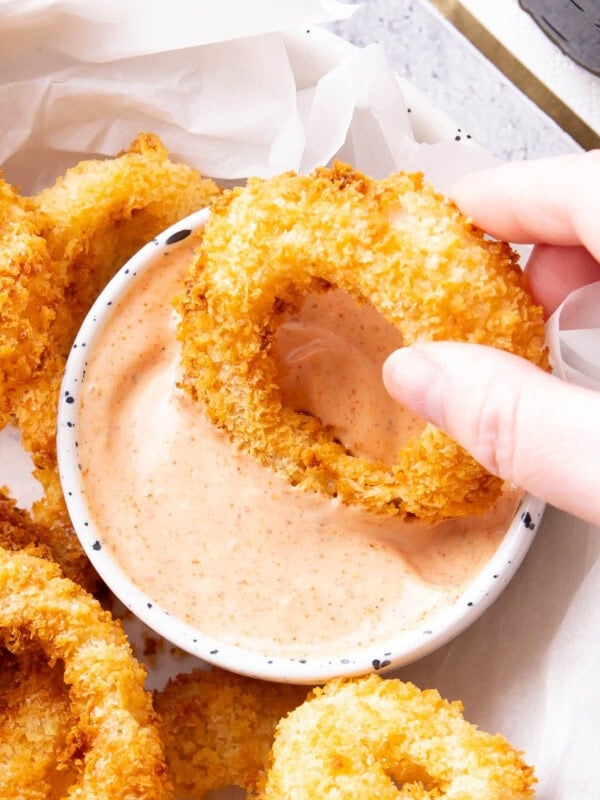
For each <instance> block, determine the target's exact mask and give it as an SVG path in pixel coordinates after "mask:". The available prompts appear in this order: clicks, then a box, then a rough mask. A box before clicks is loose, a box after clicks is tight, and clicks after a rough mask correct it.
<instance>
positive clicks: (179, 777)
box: [154, 669, 307, 800]
mask: <svg viewBox="0 0 600 800" xmlns="http://www.w3.org/2000/svg"><path fill="white" fill-rule="evenodd" d="M306 693H307V689H306V687H299V686H291V685H286V684H273V683H266V682H265V681H259V680H254V679H252V678H245V677H243V676H240V675H234V674H232V673H229V672H224V671H222V670H219V669H212V670H211V671H210V672H206V671H204V670H195V671H194V672H192V673H190V674H188V675H179V676H178V677H177V678H175V679H173V680H171V681H169V683H168V684H167V686H166V687H165V688H164V689H163V690H162V691H159V692H155V694H154V707H155V708H156V710H157V712H158V713H159V714H160V716H161V722H160V725H159V729H160V734H161V738H162V740H163V742H164V746H165V757H166V759H167V765H168V768H169V775H170V778H171V780H172V782H173V785H174V787H175V797H176V800H190V798H193V800H202V798H204V797H205V795H206V793H207V792H209V791H210V790H217V789H224V788H226V787H227V786H230V785H232V786H239V787H241V788H243V789H245V790H246V791H247V792H248V793H249V794H251V795H254V793H255V792H256V791H257V789H258V787H259V786H260V784H261V783H262V782H263V780H264V775H265V770H266V767H267V765H268V760H269V753H270V751H271V745H272V743H273V734H274V732H275V726H276V725H277V723H278V722H279V720H280V719H281V717H283V716H285V714H287V713H288V711H291V709H292V708H295V707H296V706H297V705H299V704H300V703H301V702H302V701H303V700H304V698H305V697H306Z"/></svg>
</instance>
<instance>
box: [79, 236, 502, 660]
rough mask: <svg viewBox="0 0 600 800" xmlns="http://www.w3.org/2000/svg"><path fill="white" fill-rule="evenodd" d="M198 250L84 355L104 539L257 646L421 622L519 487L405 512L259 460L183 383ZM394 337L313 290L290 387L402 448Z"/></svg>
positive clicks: (94, 498) (84, 447)
mask: <svg viewBox="0 0 600 800" xmlns="http://www.w3.org/2000/svg"><path fill="white" fill-rule="evenodd" d="M189 257H190V246H189V245H186V244H185V243H184V244H183V245H181V246H179V247H177V248H174V249H173V250H172V251H171V253H169V254H168V255H167V256H165V257H164V258H163V260H162V261H161V262H160V263H159V264H158V265H157V266H155V267H152V268H151V269H150V270H149V271H147V272H146V273H145V274H144V275H143V276H141V277H140V278H138V279H137V282H136V284H135V286H134V287H133V289H132V290H131V291H129V292H128V293H127V295H126V296H125V297H124V298H123V299H122V300H121V301H120V302H119V304H117V305H116V306H115V312H116V313H114V314H113V315H112V316H111V318H110V319H109V320H108V321H107V323H106V325H105V326H104V327H103V329H102V331H101V332H100V338H99V341H98V342H97V343H96V345H95V346H94V348H93V349H92V352H91V353H90V356H91V357H90V359H89V363H88V367H87V373H86V378H85V381H84V387H83V393H82V403H81V410H80V417H79V456H80V462H81V465H82V474H83V480H84V487H85V492H86V495H87V498H88V502H89V506H90V510H91V513H92V516H93V518H94V521H95V524H96V525H97V527H98V528H99V530H100V533H101V536H102V540H103V544H104V546H105V547H108V548H109V549H110V551H111V552H112V554H113V555H114V558H115V559H116V560H117V562H118V563H119V564H120V566H121V567H122V569H123V570H124V571H125V572H126V573H127V574H128V575H129V577H130V578H131V579H132V580H133V581H134V582H135V583H136V584H138V585H139V586H140V587H141V588H142V589H143V590H144V591H145V592H146V593H147V594H148V595H150V596H151V597H152V598H154V600H155V602H157V603H159V604H161V605H162V606H163V607H164V608H165V609H167V610H168V611H169V612H170V613H171V614H173V615H176V616H177V617H179V618H180V619H183V620H185V621H186V622H188V623H191V624H192V625H194V626H196V627H197V628H199V629H200V630H201V631H203V632H204V633H206V634H209V635H211V636H215V637H217V638H219V639H221V640H225V641H227V642H229V643H231V644H241V645H243V646H245V647H247V648H251V649H256V650H257V651H258V652H261V653H262V652H270V653H279V654H281V655H288V656H290V657H297V656H307V655H318V654H320V653H322V652H323V651H324V650H325V647H326V646H328V645H330V644H331V643H334V642H335V643H337V646H339V647H340V648H352V647H355V646H358V645H360V644H365V643H378V642H385V641H386V640H387V639H389V637H390V636H391V635H392V633H394V634H396V633H397V632H398V631H403V630H411V629H414V628H415V627H417V626H419V625H421V624H422V623H423V621H424V620H425V619H426V618H428V617H429V616H430V615H431V614H433V613H435V612H436V611H440V610H442V609H443V608H445V607H447V606H448V605H449V604H450V603H452V602H453V601H454V600H455V599H456V598H457V597H458V596H459V595H460V594H461V593H462V592H463V590H464V589H465V587H466V586H467V584H468V583H469V581H470V580H471V579H472V578H473V577H474V576H475V575H476V573H477V572H478V571H479V570H480V569H481V567H482V566H483V565H484V564H485V563H486V562H487V561H488V560H489V558H490V557H491V556H492V554H493V553H494V551H495V550H496V548H497V546H498V544H499V542H500V541H501V539H502V536H503V534H504V532H505V530H506V527H507V525H508V523H509V521H510V519H511V517H512V514H513V512H514V508H515V505H516V502H517V498H516V495H515V494H513V493H506V494H505V495H504V497H503V498H502V499H501V501H500V502H499V504H498V505H497V507H495V508H494V509H492V510H491V511H490V512H489V513H487V514H486V515H483V516H481V517H477V518H470V519H466V520H455V521H450V522H443V523H439V524H436V525H430V524H424V523H420V522H403V521H401V520H398V519H397V518H393V517H386V516H378V515H373V514H369V513H367V512H366V511H364V510H362V509H360V508H358V507H350V506H344V505H341V504H340V503H339V502H337V501H336V500H331V499H328V498H326V497H323V496H321V495H319V494H312V493H306V492H303V491H301V490H298V489H296V488H294V487H291V486H289V485H288V483H287V482H286V481H285V480H284V479H283V478H282V477H281V476H279V475H277V474H275V473H273V472H271V471H270V470H268V469H266V468H263V467H261V466H259V465H258V464H257V463H256V462H255V461H254V460H253V459H252V458H251V457H250V456H248V455H247V454H245V453H243V452H240V450H239V449H237V448H236V447H235V446H233V445H232V444H231V442H230V441H229V439H228V438H227V436H226V435H225V434H224V433H222V432H221V431H219V430H217V429H216V428H215V427H213V426H212V425H211V424H210V422H209V421H208V420H207V418H206V417H205V414H204V411H203V407H202V406H201V404H199V403H195V402H193V401H192V400H191V399H190V398H189V397H188V396H187V395H186V394H185V393H184V392H183V391H181V390H180V389H178V388H177V381H178V377H179V374H180V366H179V349H178V344H177V342H176V338H175V328H176V317H175V313H174V311H173V308H172V305H171V300H172V298H173V297H174V296H175V295H176V294H177V292H178V291H179V287H180V283H181V277H182V274H183V270H184V269H185V266H186V263H187V261H188V259H189ZM399 344H400V340H399V336H398V334H397V332H396V331H394V330H393V329H391V327H390V326H389V325H388V323H387V322H386V321H385V320H382V319H381V317H379V315H378V314H377V313H376V312H375V311H374V310H373V309H372V308H371V307H369V306H364V307H361V308H358V307H357V306H356V305H355V303H354V301H352V300H350V299H349V298H348V297H347V296H345V295H344V294H342V293H340V292H330V293H328V294H326V295H320V296H315V297H312V296H311V297H309V298H307V300H306V302H305V304H304V307H303V309H302V310H301V312H299V314H298V315H296V316H295V317H290V318H289V319H287V321H286V323H285V324H284V326H283V328H282V330H281V332H280V334H279V336H278V339H277V342H276V347H275V356H276V358H277V360H278V364H279V373H280V385H281V388H282V394H283V396H284V399H285V402H286V403H288V404H289V405H292V406H293V407H294V408H297V409H299V408H302V409H304V410H308V411H311V412H313V413H316V414H317V415H318V416H319V417H320V418H321V419H322V420H323V422H325V423H328V424H331V425H333V426H334V429H335V431H336V435H337V436H338V437H339V438H340V440H341V441H342V442H343V443H344V444H345V445H346V446H347V447H349V448H350V449H351V450H352V451H353V452H356V453H361V454H364V455H369V456H377V457H380V458H383V459H386V460H387V461H392V460H393V457H394V453H395V452H396V451H397V449H398V448H399V447H400V446H401V445H402V443H403V442H404V441H406V439H407V438H408V436H409V435H412V434H413V433H415V432H418V430H419V427H420V424H421V423H420V422H419V421H418V420H417V419H415V418H414V417H412V416H410V415H409V414H408V413H407V412H404V411H402V410H401V409H399V408H398V407H397V406H396V404H395V403H393V401H392V400H391V399H390V398H389V396H388V395H387V393H386V392H385V389H384V387H383V385H382V382H381V364H382V362H383V360H384V358H385V357H386V355H387V354H388V353H389V352H390V351H391V350H392V349H394V348H395V347H396V346H398V345H399Z"/></svg>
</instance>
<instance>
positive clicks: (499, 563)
mask: <svg viewBox="0 0 600 800" xmlns="http://www.w3.org/2000/svg"><path fill="white" fill-rule="evenodd" d="M207 214H208V212H207V211H200V212H198V213H196V214H193V215H191V216H190V217H188V218H187V219H184V220H182V221H181V222H179V223H177V224H176V225H174V226H173V227H171V228H169V229H168V230H166V231H165V232H163V233H162V234H160V235H159V236H158V237H157V238H156V239H155V240H154V241H153V242H151V243H150V244H148V245H146V246H145V247H144V248H143V249H142V250H141V251H140V252H139V253H137V254H136V255H135V256H134V257H133V258H132V259H131V260H130V261H129V262H128V263H127V264H126V265H125V266H124V267H123V268H122V269H121V270H120V272H119V273H118V274H117V275H116V276H115V277H114V279H113V280H112V281H111V282H110V283H109V285H108V286H107V287H106V289H105V290H104V291H103V292H102V294H101V295H100V296H99V298H98V300H97V301H96V303H95V304H94V306H93V308H92V309H91V311H90V313H89V315H88V316H87V318H86V320H85V322H84V323H83V326H82V328H81V330H80V332H79V334H78V336H77V339H76V341H75V344H74V346H73V349H72V352H71V355H70V357H69V361H68V364H67V368H66V372H65V377H64V382H63V388H62V392H61V401H60V406H59V412H58V453H59V467H60V476H61V481H62V485H63V489H64V494H65V497H66V501H67V505H68V509H69V513H70V515H71V518H72V520H73V524H74V527H75V530H76V532H77V535H78V536H79V539H80V541H81V543H82V545H83V548H84V550H85V552H86V553H87V555H88V557H89V558H90V560H91V562H92V564H93V565H94V567H95V568H96V570H97V571H98V573H99V574H100V576H101V577H102V579H103V580H104V581H105V582H106V584H107V585H108V586H109V588H110V589H111V590H112V591H113V593H114V594H115V595H116V596H117V597H118V598H119V599H120V600H121V601H122V602H123V603H124V604H125V606H127V608H129V609H130V610H131V611H132V612H133V614H134V615H136V616H137V617H138V618H139V619H141V620H142V621H143V622H144V623H146V625H148V626H149V627H150V628H152V629H153V630H154V631H155V632H156V633H158V634H160V635H161V636H162V637H164V638H165V639H166V640H168V641H169V642H172V643H173V644H175V645H177V646H178V647H180V648H181V649H183V650H185V651H187V652H189V653H192V654H193V655H195V656H198V657H199V658H201V659H203V660H204V661H207V662H210V663H213V664H217V665H219V666H222V667H223V668H226V669H230V670H232V671H237V672H240V673H244V674H248V675H253V676H256V677H262V678H265V679H271V680H279V681H291V682H304V683H316V682H319V681H322V680H326V679H328V678H330V677H333V676H337V675H354V674H360V673H364V672H367V671H371V670H374V669H375V670H378V671H383V672H386V671H389V670H392V669H395V668H397V667H400V666H403V665H405V664H408V663H410V662H413V661H416V660H417V659H419V658H421V657H422V656H425V655H427V654H428V653H431V652H432V651H433V650H435V649H437V648H439V647H441V646H442V645H443V644H445V643H446V642H448V641H450V640H451V639H452V638H454V637H455V636H457V635H458V634H459V633H460V632H461V631H463V630H464V629H465V628H466V627H467V626H469V625H470V624H471V623H472V622H473V621H474V620H475V619H476V618H477V617H478V616H479V615H480V614H481V613H482V612H483V611H484V610H485V609H486V608H487V607H488V606H489V605H490V604H491V603H492V602H493V601H494V600H495V598H497V597H498V595H499V594H500V593H501V592H502V590H503V589H504V588H505V587H506V585H507V584H508V582H509V581H510V579H511V577H512V576H513V574H514V572H515V571H516V569H517V567H518V566H519V564H520V563H521V561H522V559H523V558H524V556H525V554H526V552H527V550H528V548H529V546H530V544H531V541H532V539H533V536H534V535H535V531H536V529H537V526H538V522H539V520H540V517H541V515H542V512H543V508H544V504H543V503H542V502H541V501H539V500H537V499H535V498H533V497H530V496H525V497H524V499H523V500H522V502H521V503H520V505H519V507H518V509H517V511H516V513H515V516H514V519H513V521H512V523H511V524H510V526H509V527H508V530H507V531H506V534H505V536H504V537H503V539H502V541H501V544H500V546H499V547H498V549H497V551H496V552H495V554H494V556H493V557H492V559H491V560H490V561H489V563H488V564H487V565H486V566H485V567H484V568H483V569H482V570H481V572H480V573H479V574H478V575H477V577H476V578H475V579H474V580H473V581H472V583H471V584H470V585H469V586H468V587H467V589H466V591H465V592H464V593H463V594H462V596H461V597H459V599H458V600H457V601H456V602H454V603H453V604H452V605H451V606H449V607H447V608H446V609H445V610H444V611H443V612H441V613H439V614H436V615H433V616H431V617H430V618H428V619H427V620H426V621H425V622H424V624H422V625H421V626H420V627H418V628H416V629H414V630H410V631H409V632H404V633H401V634H399V635H398V636H397V637H395V638H394V637H391V638H390V640H389V641H386V644H385V646H381V644H378V645H373V646H372V647H369V646H364V647H361V648H359V649H356V650H351V651H349V652H332V653H328V654H327V655H326V656H325V657H319V658H311V657H307V658H304V659H290V658H288V657H282V656H281V655H277V654H274V653H269V652H256V651H255V650H250V649H246V648H243V647H236V646H232V645H230V644H227V643H224V642H222V641H217V640H216V639H215V638H213V637H210V636H206V635H205V634H204V633H203V632H202V631H201V630H197V629H195V628H193V627H191V626H190V625H189V624H187V623H186V622H184V621H183V620H181V619H177V618H176V617H175V616H174V615H173V614H172V613H168V612H167V611H165V609H163V608H161V607H160V605H158V604H157V602H156V599H155V598H154V597H153V596H152V593H151V587H145V588H139V587H138V586H136V585H135V584H134V583H133V582H132V581H131V580H130V578H129V577H128V576H127V575H126V574H124V572H123V571H122V569H121V568H120V566H119V565H118V563H117V562H116V560H115V559H114V558H113V556H112V555H111V553H110V551H109V549H108V548H107V547H104V546H103V541H102V534H101V533H100V531H98V530H97V528H96V526H95V524H94V518H93V515H92V514H91V513H90V509H89V506H88V501H87V497H86V491H85V482H84V480H82V475H81V472H80V469H79V464H78V446H77V439H78V436H79V435H80V434H79V430H78V412H79V406H80V397H81V393H82V383H83V381H84V375H85V369H86V361H87V359H88V357H89V354H90V352H91V351H93V349H94V347H95V345H96V342H97V338H98V334H99V332H100V330H101V328H102V326H103V325H104V323H105V321H106V319H107V318H108V317H109V316H110V315H111V314H112V313H114V312H113V309H114V308H115V306H116V305H117V301H118V299H119V298H120V297H121V296H122V294H123V293H124V292H125V291H127V290H129V289H130V288H131V287H135V282H136V281H140V279H141V278H142V277H143V274H144V271H145V270H147V269H148V268H149V267H151V265H152V264H154V263H155V261H156V260H157V259H161V258H163V255H164V253H165V252H166V251H167V250H168V249H169V248H170V247H171V246H172V244H171V243H172V242H174V241H177V240H180V239H182V238H184V237H185V235H186V233H185V232H186V231H187V232H191V231H194V230H196V229H197V228H199V227H201V226H202V225H203V224H204V223H205V221H206V218H207ZM165 302H168V300H167V299H166V300H165ZM115 513H118V509H117V510H116V512H115ZM158 557H159V556H158V555H157V558H158Z"/></svg>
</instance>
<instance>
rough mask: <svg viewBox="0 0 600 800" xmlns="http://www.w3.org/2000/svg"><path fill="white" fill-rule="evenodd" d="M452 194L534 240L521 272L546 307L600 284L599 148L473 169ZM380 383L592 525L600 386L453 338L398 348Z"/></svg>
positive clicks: (599, 518)
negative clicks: (564, 377)
mask: <svg viewBox="0 0 600 800" xmlns="http://www.w3.org/2000/svg"><path fill="white" fill-rule="evenodd" d="M451 196H452V198H453V199H454V201H455V202H456V203H457V205H458V206H459V207H460V209H461V210H462V211H463V212H464V213H465V214H467V215H468V216H469V217H471V218H472V219H473V220H474V222H475V224H477V225H478V226H480V227H481V228H483V229H484V230H486V231H487V232H488V233H490V234H491V235H493V236H495V237H497V238H500V239H505V240H507V241H512V242H523V243H525V242H527V243H532V244H534V245H535V248H534V251H533V254H532V256H531V258H530V260H529V262H528V265H527V275H528V278H529V285H530V289H531V291H532V294H533V296H534V299H535V300H536V302H538V303H540V304H541V305H542V306H543V307H544V310H545V313H546V314H547V315H549V314H550V313H552V311H554V309H555V308H557V307H558V306H559V305H560V303H561V302H562V301H563V300H564V298H565V297H566V296H567V295H568V294H569V293H570V292H571V291H573V290H574V289H577V288H579V287H581V286H584V285H586V284H588V283H592V282H595V281H598V280H600V263H599V261H600V225H599V224H598V218H599V212H600V151H598V150H596V151H591V152H589V153H585V154H577V155H568V156H558V157H554V158H550V159H539V160H536V161H528V162H520V163H513V164H505V165H502V166H500V167H495V168H492V169H487V170H481V171H477V172H473V173H470V174H468V175H467V176H465V177H464V178H461V179H460V180H459V181H458V182H457V183H456V184H455V185H454V187H453V188H452V190H451ZM383 379H384V383H385V385H386V388H387V390H388V391H389V392H390V394H391V395H392V397H394V399H395V400H397V401H398V402H399V403H401V404H402V405H404V406H407V407H408V408H410V409H412V410H413V411H414V412H416V413H417V414H419V415H420V416H422V417H424V418H426V419H428V420H429V421H430V422H432V423H433V424H435V425H438V426H439V427H440V428H442V429H443V430H444V431H445V432H446V433H448V434H449V435H450V436H451V437H452V438H453V439H455V440H456V441H458V442H459V443H460V444H462V445H463V446H464V447H465V448H466V449H467V450H468V451H469V452H470V453H471V454H472V455H473V456H474V457H475V458H476V459H477V460H478V461H479V462H480V463H481V464H483V466H484V467H486V468H487V469H488V470H489V471H490V472H492V473H493V474H495V475H498V476H500V477H501V478H503V479H505V480H507V481H511V482H513V483H515V484H517V485H518V486H521V487H522V488H524V489H526V490H527V491H529V492H531V493H532V494H534V495H536V496H538V497H541V498H543V499H545V500H546V501H548V502H549V503H552V504H553V505H556V506H558V507H559V508H562V509H564V510H565V511H568V512H570V513H572V514H575V515H577V516H580V517H582V518H583V519H586V520H588V521H589V522H591V523H593V524H596V525H600V468H599V467H600V392H596V391H593V390H591V389H584V388H581V387H579V386H574V385H571V384H567V383H564V382H563V381H561V380H559V379H558V378H556V377H554V376H552V375H549V374H547V373H545V372H543V371H541V370H539V369H537V368H536V367H534V366H533V365H532V364H530V363H528V362H526V361H524V360H522V359H520V358H518V357H516V356H513V355H511V354H509V353H504V352H501V351H499V350H494V349H492V348H489V347H482V346H479V345H473V344H463V343H458V342H428V343H423V344H418V345H413V346H412V347H405V348H402V349H401V350H397V351H395V352H394V353H392V354H391V355H390V356H389V358H388V359H387V361H386V362H385V364H384V367H383Z"/></svg>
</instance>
